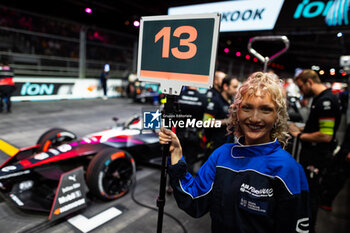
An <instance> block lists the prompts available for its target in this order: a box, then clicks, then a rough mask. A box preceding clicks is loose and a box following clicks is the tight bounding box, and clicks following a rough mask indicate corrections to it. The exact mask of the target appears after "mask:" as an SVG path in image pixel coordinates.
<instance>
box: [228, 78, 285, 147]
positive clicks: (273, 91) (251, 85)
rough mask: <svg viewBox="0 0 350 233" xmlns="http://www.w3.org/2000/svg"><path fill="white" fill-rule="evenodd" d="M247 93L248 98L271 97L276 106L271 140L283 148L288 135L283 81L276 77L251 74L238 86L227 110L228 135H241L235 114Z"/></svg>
mask: <svg viewBox="0 0 350 233" xmlns="http://www.w3.org/2000/svg"><path fill="white" fill-rule="evenodd" d="M247 93H248V95H249V96H251V95H255V96H262V95H264V94H266V93H268V94H269V95H270V96H271V99H272V101H273V102H274V103H275V105H276V112H277V120H276V122H275V126H274V127H273V128H272V130H271V138H272V139H275V138H277V140H278V141H279V142H280V143H281V145H282V147H283V148H284V147H285V146H286V145H287V142H288V139H289V135H288V125H287V121H288V114H287V105H286V100H285V98H284V95H283V81H282V80H280V79H279V78H278V77H277V76H276V75H272V74H269V73H262V72H256V73H253V74H252V75H250V76H249V78H248V80H247V81H245V82H244V83H243V84H242V85H241V86H240V88H239V89H238V92H237V94H236V97H235V101H234V103H233V104H232V105H231V106H230V109H229V113H230V116H229V124H228V126H227V131H228V134H231V133H233V134H234V135H236V136H237V137H240V136H242V135H243V132H242V130H241V128H240V127H239V124H238V119H237V113H238V110H239V108H240V104H241V102H242V100H243V96H245V95H246V94H247Z"/></svg>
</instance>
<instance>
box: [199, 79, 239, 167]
mask: <svg viewBox="0 0 350 233" xmlns="http://www.w3.org/2000/svg"><path fill="white" fill-rule="evenodd" d="M238 86H239V82H238V80H237V79H236V78H234V77H232V76H227V77H225V78H224V79H223V80H222V84H221V93H220V94H219V95H218V96H216V97H214V98H212V99H211V101H210V102H208V104H207V107H206V109H205V111H204V115H203V121H207V120H209V119H215V120H217V121H221V127H220V128H208V129H206V130H205V137H206V148H207V152H206V156H205V158H204V159H205V160H206V159H207V158H208V156H209V155H210V154H211V153H212V152H213V151H214V149H216V148H218V147H219V146H221V145H222V144H224V143H225V142H229V141H233V136H232V135H229V136H227V135H226V127H227V119H228V113H229V106H230V104H232V101H233V98H234V96H235V95H236V93H237V89H238Z"/></svg>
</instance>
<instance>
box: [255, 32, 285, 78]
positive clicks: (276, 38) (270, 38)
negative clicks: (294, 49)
mask: <svg viewBox="0 0 350 233" xmlns="http://www.w3.org/2000/svg"><path fill="white" fill-rule="evenodd" d="M256 41H282V42H283V43H284V45H285V47H284V48H283V49H282V50H281V51H279V52H277V53H275V54H274V55H272V56H271V57H264V56H263V55H261V54H260V53H258V52H257V51H256V50H255V49H253V48H252V45H253V43H254V42H256ZM288 48H289V40H288V38H287V37H286V36H256V37H252V38H250V39H249V43H248V51H249V52H250V53H251V54H252V55H254V56H255V57H256V58H258V59H259V60H260V61H261V62H263V63H264V72H266V69H267V64H268V63H270V62H271V61H272V60H274V59H276V58H277V57H279V56H281V55H282V54H283V53H285V52H287V50H288Z"/></svg>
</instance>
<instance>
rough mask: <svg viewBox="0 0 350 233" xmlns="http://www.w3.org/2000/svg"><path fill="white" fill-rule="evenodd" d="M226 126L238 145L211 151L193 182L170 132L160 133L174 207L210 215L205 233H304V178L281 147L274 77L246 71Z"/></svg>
mask: <svg viewBox="0 0 350 233" xmlns="http://www.w3.org/2000/svg"><path fill="white" fill-rule="evenodd" d="M230 122H231V124H230V130H231V131H229V132H230V133H234V134H235V135H236V136H237V137H239V140H238V142H237V143H226V144H224V145H222V146H221V147H219V148H218V149H216V150H215V151H214V152H213V153H212V154H211V155H210V157H209V158H208V160H207V161H206V163H205V164H204V165H203V166H202V167H201V168H200V170H199V171H198V173H197V175H196V177H193V176H192V175H191V174H190V173H188V172H187V164H186V162H185V160H184V158H183V157H182V148H181V144H180V142H179V140H178V138H177V136H176V134H174V133H173V132H171V131H170V130H167V129H164V128H162V129H161V132H160V133H159V142H160V143H161V144H168V143H171V145H170V149H169V150H170V152H171V165H170V166H169V168H168V173H169V176H170V182H171V185H172V187H173V189H174V196H175V199H176V201H177V203H178V206H179V207H180V208H181V209H183V210H184V211H186V212H187V213H188V214H189V215H191V216H193V217H201V216H203V215H204V214H205V213H207V212H210V216H211V218H212V232H237V233H243V232H262V233H281V232H284V233H289V232H309V230H308V229H309V199H308V185H307V180H306V177H305V174H304V171H303V168H302V167H301V166H300V164H298V163H297V162H296V161H295V160H294V158H293V157H292V156H291V155H290V154H289V153H288V152H286V151H285V150H283V149H282V147H281V144H283V145H285V144H286V142H287V138H288V136H287V112H286V103H285V100H284V97H283V92H282V85H281V82H280V80H279V79H278V78H275V77H273V76H271V75H269V74H265V73H261V72H257V73H254V74H252V75H251V76H250V77H249V78H248V80H247V81H246V82H245V83H243V84H242V86H241V87H240V88H239V90H238V94H237V95H236V98H235V102H234V104H233V105H232V107H231V116H230ZM280 143H281V144H280ZM184 156H185V157H186V155H184Z"/></svg>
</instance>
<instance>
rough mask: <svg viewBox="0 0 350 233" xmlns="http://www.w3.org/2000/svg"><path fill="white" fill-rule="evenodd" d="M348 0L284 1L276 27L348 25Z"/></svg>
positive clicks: (301, 27)
mask: <svg viewBox="0 0 350 233" xmlns="http://www.w3.org/2000/svg"><path fill="white" fill-rule="evenodd" d="M349 7H350V1H348V0H298V1H286V2H285V3H284V5H283V7H282V10H281V13H280V16H279V18H278V21H277V24H276V29H277V30H279V29H280V30H286V29H289V30H290V29H298V30H300V29H314V30H316V29H326V28H332V27H336V28H337V29H341V28H348V27H349Z"/></svg>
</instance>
